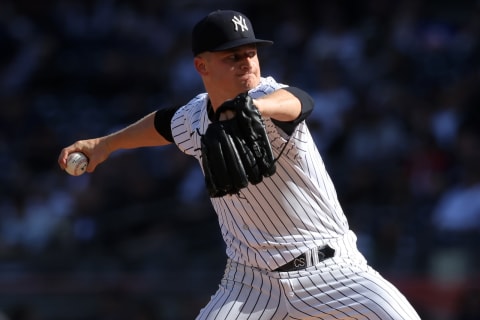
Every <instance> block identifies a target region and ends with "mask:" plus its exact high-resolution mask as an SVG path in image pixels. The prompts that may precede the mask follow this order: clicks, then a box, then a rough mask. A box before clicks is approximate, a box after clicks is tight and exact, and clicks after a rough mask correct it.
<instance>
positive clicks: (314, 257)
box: [312, 247, 320, 266]
mask: <svg viewBox="0 0 480 320" xmlns="http://www.w3.org/2000/svg"><path fill="white" fill-rule="evenodd" d="M312 253H313V254H312V266H316V265H317V264H319V263H320V259H319V258H318V247H315V248H313V249H312Z"/></svg>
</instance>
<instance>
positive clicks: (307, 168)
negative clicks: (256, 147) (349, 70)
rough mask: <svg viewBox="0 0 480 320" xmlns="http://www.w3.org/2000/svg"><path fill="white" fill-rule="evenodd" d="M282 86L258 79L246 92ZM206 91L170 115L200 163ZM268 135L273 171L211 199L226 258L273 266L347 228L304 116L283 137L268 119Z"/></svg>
mask: <svg viewBox="0 0 480 320" xmlns="http://www.w3.org/2000/svg"><path fill="white" fill-rule="evenodd" d="M282 87H285V85H283V84H280V83H277V82H276V81H275V80H274V79H273V78H272V77H268V78H261V82H260V84H259V85H258V86H257V87H256V88H254V89H252V90H250V91H249V95H250V96H251V97H252V98H254V99H255V98H259V97H261V96H263V95H266V94H268V93H271V92H273V91H275V90H277V89H279V88H282ZM207 102H208V95H207V94H206V93H202V94H200V95H198V96H196V97H195V98H193V99H192V100H191V101H189V102H188V103H187V104H186V105H185V106H183V107H181V108H180V109H179V110H178V111H177V112H176V113H175V115H174V116H173V118H172V122H171V128H172V135H173V138H174V142H175V144H176V145H177V146H178V148H179V149H180V150H181V151H183V152H184V153H186V154H188V155H191V156H194V157H195V158H196V159H197V160H198V161H199V163H200V166H201V165H202V164H201V151H200V138H201V135H202V134H203V133H204V132H205V131H206V129H207V127H208V125H209V123H210V120H209V118H208V114H207ZM264 120H265V125H266V129H267V134H268V136H269V138H270V142H271V144H272V149H273V152H274V155H275V157H278V156H279V154H280V152H281V150H282V149H284V150H283V152H282V153H281V155H280V157H279V159H278V161H277V171H276V173H275V174H274V175H273V176H271V177H268V178H264V179H263V181H262V182H261V183H259V184H257V185H251V184H249V185H248V187H246V188H244V189H242V190H241V191H240V193H239V194H235V195H226V196H224V197H221V198H211V201H212V204H213V207H214V209H215V211H216V213H217V215H218V221H219V224H220V229H221V233H222V236H223V239H224V241H225V243H226V246H227V248H226V253H227V256H228V257H229V258H231V259H232V260H234V261H236V262H239V263H241V264H246V265H250V266H254V267H258V268H262V269H268V270H273V269H276V268H277V267H279V266H281V265H283V264H285V263H287V262H288V261H291V260H292V259H294V258H295V257H297V256H298V255H300V254H301V253H303V252H305V251H307V250H308V249H311V248H313V247H317V246H322V245H324V244H326V243H327V242H329V241H331V240H333V239H334V238H337V237H339V236H341V235H343V234H345V233H346V232H347V231H348V229H349V227H348V222H347V219H346V217H345V215H344V213H343V210H342V208H341V206H340V204H339V201H338V198H337V194H336V191H335V188H334V185H333V183H332V180H331V179H330V176H329V175H328V173H327V171H326V168H325V164H324V163H323V160H322V157H321V155H320V153H319V152H318V150H317V147H316V145H315V143H314V141H313V138H312V136H311V134H310V132H309V130H308V127H307V125H306V123H305V121H302V122H301V123H300V124H299V125H298V126H297V127H296V129H295V131H294V132H293V133H292V135H291V136H290V137H288V136H287V135H286V134H285V132H283V131H282V130H281V129H280V128H279V127H277V126H276V125H275V124H274V123H273V122H272V121H271V120H270V119H269V118H265V119H264Z"/></svg>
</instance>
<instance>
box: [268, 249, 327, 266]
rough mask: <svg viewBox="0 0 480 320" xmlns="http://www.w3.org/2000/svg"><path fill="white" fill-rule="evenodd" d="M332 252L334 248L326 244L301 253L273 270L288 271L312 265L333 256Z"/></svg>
mask: <svg viewBox="0 0 480 320" xmlns="http://www.w3.org/2000/svg"><path fill="white" fill-rule="evenodd" d="M334 254H335V250H334V249H332V248H330V247H329V246H328V245H327V246H325V247H322V248H315V249H313V250H310V252H309V253H302V254H301V255H299V256H298V257H296V258H295V259H293V260H292V261H290V262H287V263H286V264H284V265H283V266H280V267H278V268H277V269H275V270H274V271H279V272H289V271H297V270H302V269H305V268H308V267H311V266H314V265H316V264H317V263H320V262H322V261H323V260H326V259H329V258H331V257H333V255H334ZM317 257H318V259H317Z"/></svg>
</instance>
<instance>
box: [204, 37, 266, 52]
mask: <svg viewBox="0 0 480 320" xmlns="http://www.w3.org/2000/svg"><path fill="white" fill-rule="evenodd" d="M247 44H255V45H257V46H270V45H272V44H273V41H270V40H262V39H254V40H252V39H238V40H235V41H230V42H227V43H224V44H222V45H221V46H218V47H216V48H215V49H212V50H210V51H212V52H216V51H224V50H229V49H233V48H236V47H241V46H245V45H247Z"/></svg>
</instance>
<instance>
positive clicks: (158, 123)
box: [154, 106, 180, 142]
mask: <svg viewBox="0 0 480 320" xmlns="http://www.w3.org/2000/svg"><path fill="white" fill-rule="evenodd" d="M178 109H180V106H175V107H170V108H163V109H159V110H157V111H156V112H155V118H154V125H155V129H156V130H157V132H158V133H160V134H161V135H162V137H164V138H165V139H167V140H168V141H170V142H173V136H172V128H171V126H170V124H171V122H172V118H173V115H174V114H175V112H177V110H178Z"/></svg>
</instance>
